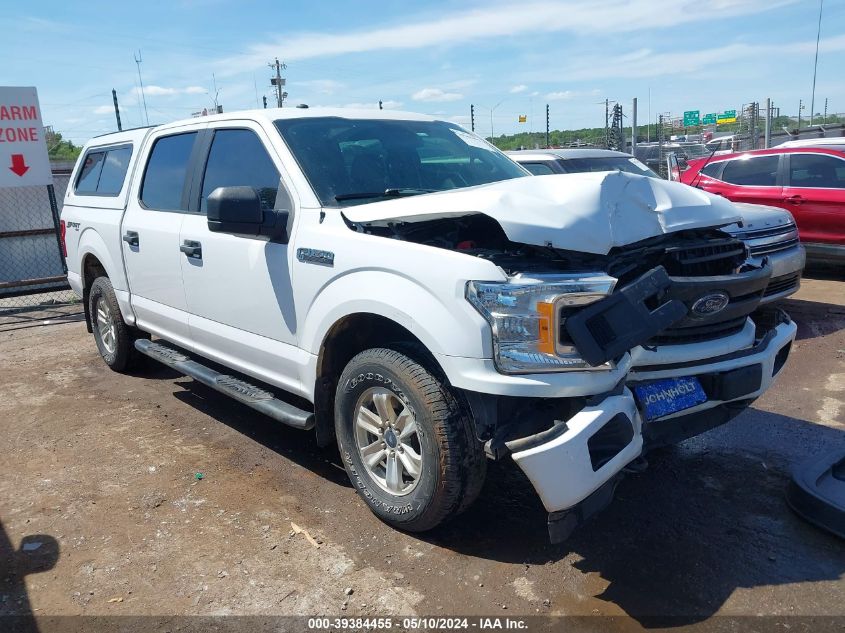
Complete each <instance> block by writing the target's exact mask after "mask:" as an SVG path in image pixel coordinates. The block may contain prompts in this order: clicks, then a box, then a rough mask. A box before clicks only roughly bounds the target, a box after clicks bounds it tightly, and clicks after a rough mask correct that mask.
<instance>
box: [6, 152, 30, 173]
mask: <svg viewBox="0 0 845 633" xmlns="http://www.w3.org/2000/svg"><path fill="white" fill-rule="evenodd" d="M9 169H11V170H12V171H13V172H15V173H16V174H17V175H18V176H23V175H24V174H25V173H26V172H28V171H29V165H27V164H26V161H25V160H24V158H23V154H12V166H11V167H9Z"/></svg>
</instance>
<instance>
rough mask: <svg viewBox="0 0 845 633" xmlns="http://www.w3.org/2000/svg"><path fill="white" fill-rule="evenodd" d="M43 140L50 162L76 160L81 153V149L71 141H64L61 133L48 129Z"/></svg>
mask: <svg viewBox="0 0 845 633" xmlns="http://www.w3.org/2000/svg"><path fill="white" fill-rule="evenodd" d="M44 138H45V139H46V141H47V154H48V155H49V157H50V160H76V158H77V157H78V156H79V154H80V152H81V151H82V148H81V147H77V146H76V145H74V144H73V142H72V141H66V140H64V139H63V138H62V134H61V132H54V131H53V130H51V129H48V130H47V132H46V133H45V135H44Z"/></svg>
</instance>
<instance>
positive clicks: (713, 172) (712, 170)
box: [701, 162, 725, 178]
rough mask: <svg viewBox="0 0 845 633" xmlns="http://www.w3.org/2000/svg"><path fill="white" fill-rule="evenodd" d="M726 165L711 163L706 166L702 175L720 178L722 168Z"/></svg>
mask: <svg viewBox="0 0 845 633" xmlns="http://www.w3.org/2000/svg"><path fill="white" fill-rule="evenodd" d="M724 165H725V164H724V163H723V162H719V163H709V164H707V165H705V166H704V168H703V169H702V170H701V173H702V174H704V175H705V176H710V177H711V178H718V177H719V172H720V171H722V167H724Z"/></svg>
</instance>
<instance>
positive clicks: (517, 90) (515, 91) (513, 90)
mask: <svg viewBox="0 0 845 633" xmlns="http://www.w3.org/2000/svg"><path fill="white" fill-rule="evenodd" d="M526 90H528V86H526V85H525V84H519V85H518V86H514V87H513V88H511V89H510V93H511V94H512V95H515V94H519V93H520V92H525V91H526Z"/></svg>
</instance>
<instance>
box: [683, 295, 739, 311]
mask: <svg viewBox="0 0 845 633" xmlns="http://www.w3.org/2000/svg"><path fill="white" fill-rule="evenodd" d="M730 302H731V298H730V297H729V296H728V295H727V293H724V292H713V293H711V294H709V295H704V296H703V297H701V298H699V299H698V300H696V302H695V303H693V304H692V313H693V314H694V315H695V316H700V317H706V316H712V315H714V314H717V313H718V312H721V311H722V310H724V309H725V308H727V307H728V304H729V303H730Z"/></svg>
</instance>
